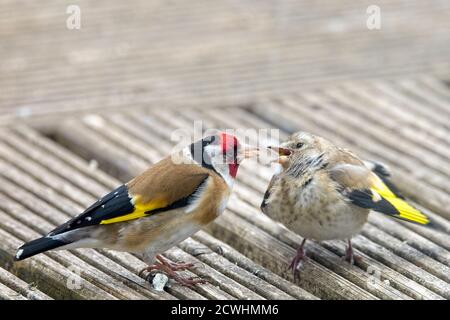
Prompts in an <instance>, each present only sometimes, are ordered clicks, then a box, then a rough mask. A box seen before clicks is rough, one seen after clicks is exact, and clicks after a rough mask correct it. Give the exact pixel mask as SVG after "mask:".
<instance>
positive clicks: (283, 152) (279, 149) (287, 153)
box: [267, 146, 292, 156]
mask: <svg viewBox="0 0 450 320" xmlns="http://www.w3.org/2000/svg"><path fill="white" fill-rule="evenodd" d="M267 148H268V149H271V150H273V151H275V152H276V153H278V155H279V156H290V155H291V154H292V150H291V149H289V148H283V147H273V146H269V147H267Z"/></svg>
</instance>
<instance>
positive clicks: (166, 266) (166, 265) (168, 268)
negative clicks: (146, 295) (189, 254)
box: [139, 255, 207, 287]
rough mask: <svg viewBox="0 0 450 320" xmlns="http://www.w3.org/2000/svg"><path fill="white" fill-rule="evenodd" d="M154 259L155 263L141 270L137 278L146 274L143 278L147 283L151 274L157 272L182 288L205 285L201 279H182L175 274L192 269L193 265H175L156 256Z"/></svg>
mask: <svg viewBox="0 0 450 320" xmlns="http://www.w3.org/2000/svg"><path fill="white" fill-rule="evenodd" d="M156 259H157V261H156V262H155V263H154V264H152V265H149V266H148V267H146V268H144V269H142V270H141V271H140V272H139V276H142V275H143V274H144V273H145V272H148V274H147V275H146V276H145V279H146V280H147V281H150V280H151V279H152V277H153V274H152V272H153V271H159V272H162V273H164V274H165V275H167V276H168V277H169V278H172V279H173V280H175V281H176V282H178V283H179V284H181V285H183V286H187V287H193V286H194V285H196V284H204V283H207V281H206V280H203V279H201V278H183V277H180V276H179V275H178V274H177V271H184V270H188V269H190V268H192V267H193V266H194V264H193V263H184V262H181V263H175V262H171V261H169V260H167V259H165V258H164V257H162V256H161V255H157V256H156Z"/></svg>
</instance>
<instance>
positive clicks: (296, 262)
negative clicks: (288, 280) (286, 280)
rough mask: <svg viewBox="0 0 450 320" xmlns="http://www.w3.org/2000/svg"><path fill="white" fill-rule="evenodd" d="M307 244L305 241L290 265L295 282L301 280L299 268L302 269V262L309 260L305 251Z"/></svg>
mask: <svg viewBox="0 0 450 320" xmlns="http://www.w3.org/2000/svg"><path fill="white" fill-rule="evenodd" d="M305 242H306V239H304V240H303V242H302V244H301V245H300V248H298V250H297V254H296V255H295V257H294V259H292V261H291V264H290V265H289V270H292V272H293V274H294V280H296V279H298V278H299V268H300V267H301V265H302V262H303V261H305V260H306V259H307V257H306V255H305V250H304V249H303V247H304V245H305Z"/></svg>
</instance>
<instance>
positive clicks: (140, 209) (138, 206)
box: [100, 196, 168, 224]
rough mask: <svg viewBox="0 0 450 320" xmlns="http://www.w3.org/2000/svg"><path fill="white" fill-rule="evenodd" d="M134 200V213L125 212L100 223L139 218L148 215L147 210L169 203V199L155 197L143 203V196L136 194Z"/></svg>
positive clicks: (162, 206)
mask: <svg viewBox="0 0 450 320" xmlns="http://www.w3.org/2000/svg"><path fill="white" fill-rule="evenodd" d="M132 202H133V204H134V211H133V212H132V213H129V214H125V215H123V216H120V217H116V218H112V219H107V220H102V221H101V222H100V224H111V223H117V222H123V221H128V220H133V219H138V218H141V217H145V216H148V213H146V212H149V211H152V210H156V209H161V208H164V207H166V206H167V205H168V203H167V201H166V200H163V199H155V200H152V201H150V202H148V203H142V202H141V196H135V197H134V198H133V200H132Z"/></svg>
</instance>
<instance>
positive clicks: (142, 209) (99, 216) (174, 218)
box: [15, 133, 258, 285]
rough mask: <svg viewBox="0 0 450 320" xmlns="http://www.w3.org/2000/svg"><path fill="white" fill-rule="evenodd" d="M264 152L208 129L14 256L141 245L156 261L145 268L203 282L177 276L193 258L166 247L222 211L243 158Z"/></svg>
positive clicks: (130, 249) (140, 249)
mask: <svg viewBox="0 0 450 320" xmlns="http://www.w3.org/2000/svg"><path fill="white" fill-rule="evenodd" d="M257 153H258V151H257V149H256V148H249V147H247V146H244V145H242V144H240V143H239V141H238V140H237V138H236V137H234V136H232V135H228V134H225V133H219V134H217V135H213V136H209V137H205V138H203V139H202V140H199V141H197V142H195V143H192V144H191V145H189V146H187V147H185V148H183V149H182V150H181V151H177V152H174V153H173V154H172V155H171V156H168V157H167V158H165V159H163V160H161V161H160V162H158V163H156V164H154V165H153V166H151V167H150V168H149V169H147V170H146V171H145V172H143V173H142V174H141V175H139V176H137V177H136V178H134V179H132V180H131V181H130V182H128V183H126V184H124V185H122V186H120V187H118V188H117V189H115V190H113V191H112V192H111V193H109V194H107V195H105V196H104V197H103V198H101V199H99V200H98V201H97V202H95V203H94V204H93V205H92V206H90V207H89V208H87V209H86V210H85V211H84V212H83V213H81V214H80V215H78V216H76V217H74V218H73V219H71V220H69V221H67V222H66V223H64V224H63V225H61V226H59V227H57V228H56V229H54V230H53V231H51V232H50V233H49V234H47V235H46V236H45V237H42V238H39V239H36V240H33V241H31V242H28V243H25V244H24V245H22V246H21V247H20V248H19V249H18V251H17V254H16V257H15V258H16V260H22V259H25V258H28V257H31V256H33V255H35V254H38V253H41V252H45V251H47V250H53V249H75V248H109V249H114V250H119V251H128V252H132V253H142V254H143V258H144V261H146V262H147V263H149V267H148V268H146V269H144V270H146V271H152V270H160V271H162V272H164V273H166V274H167V275H169V276H171V277H173V278H174V279H175V280H177V281H178V282H180V283H182V284H184V285H193V284H195V283H198V282H201V281H198V280H197V279H183V278H181V277H179V276H177V274H176V273H175V271H177V270H184V269H186V268H189V267H191V266H192V265H191V264H184V263H179V264H177V263H172V262H169V261H168V260H166V259H164V258H163V257H162V256H161V255H160V253H163V252H164V251H166V250H167V249H169V248H171V247H173V246H175V245H177V244H178V243H180V242H181V241H183V240H184V239H186V238H188V237H189V236H191V235H192V234H194V233H195V232H197V231H198V230H199V229H200V228H202V227H203V226H205V225H207V224H208V223H210V222H211V221H213V220H214V219H215V218H216V217H218V216H219V215H220V214H221V213H222V212H223V210H224V209H225V206H226V204H227V201H228V198H229V196H230V193H231V189H232V186H233V182H234V179H235V178H236V174H237V171H238V167H239V164H240V163H241V161H242V160H243V159H244V158H247V157H250V156H253V155H256V154H257ZM155 259H157V260H158V261H156V262H155ZM152 263H154V264H152ZM144 270H143V271H144Z"/></svg>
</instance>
